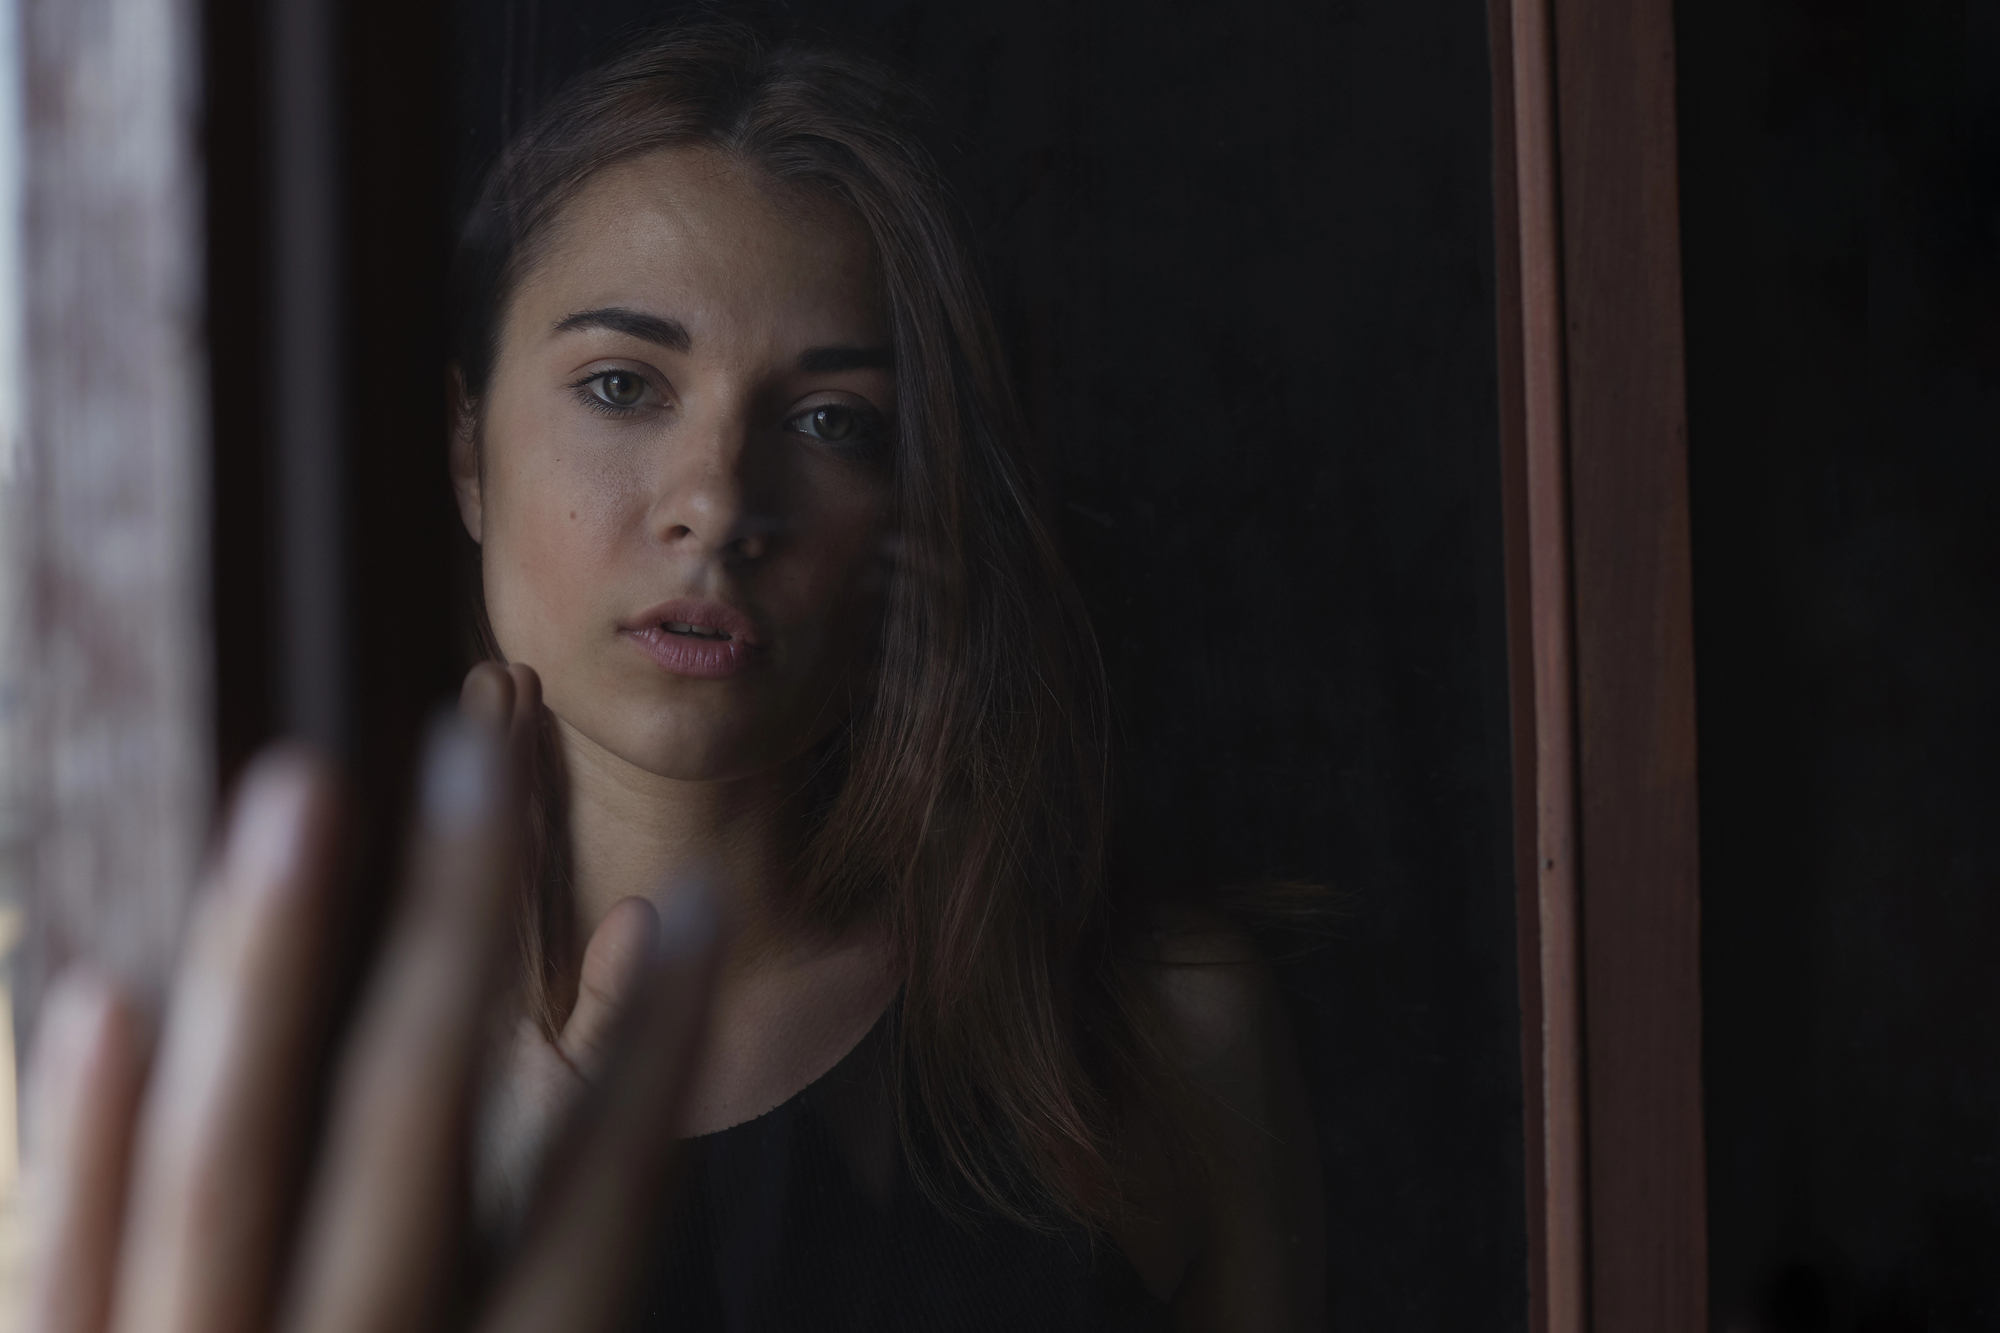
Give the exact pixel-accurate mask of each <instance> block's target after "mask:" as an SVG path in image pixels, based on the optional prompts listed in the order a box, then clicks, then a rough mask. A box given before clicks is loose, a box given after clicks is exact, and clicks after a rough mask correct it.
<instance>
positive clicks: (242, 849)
mask: <svg viewBox="0 0 2000 1333" xmlns="http://www.w3.org/2000/svg"><path fill="white" fill-rule="evenodd" d="M311 806H312V769H311V767H310V765H309V763H308V762H307V761H306V760H305V759H303V758H301V757H299V756H297V755H293V754H282V753H281V754H274V755H266V756H265V757H263V758H261V759H259V760H258V761H257V762H256V763H255V764H254V765H252V767H251V769H250V772H249V773H248V774H247V775H246V776H245V777H244V779H243V789H242V791H241V793H240V794H239V795H238V796H237V798H236V811H235V814H234V815H233V816H232V817H231V819H230V824H229V837H228V841H227V843H226V846H225V850H224V853H223V858H222V866H223V882H224V883H225V884H227V885H229V886H230V887H231V889H232V890H234V891H236V892H247V893H274V892H277V891H279V890H280V889H282V888H283V887H284V886H286V885H288V884H294V883H297V882H298V880H299V878H300V876H299V874H298V869H299V860H300V857H301V855H302V854H303V847H304V843H305V836H306V816H307V812H308V811H309V810H310V809H311Z"/></svg>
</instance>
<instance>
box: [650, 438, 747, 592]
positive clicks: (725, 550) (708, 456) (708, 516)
mask: <svg viewBox="0 0 2000 1333" xmlns="http://www.w3.org/2000/svg"><path fill="white" fill-rule="evenodd" d="M662 454H663V457H662V461H661V465H660V469H659V472H658V474H657V478H656V484H655V488H654V492H653V503H652V508H651V510H650V511H649V512H648V514H647V521H646V526H647V532H648V535H649V536H650V537H651V538H652V540H654V541H656V542H659V543H661V544H662V545H665V546H669V547H674V548H678V549H680V550H682V551H685V552H686V553H688V554H691V555H696V556H701V557H720V558H721V559H722V560H724V561H725V562H729V563H737V562H742V561H748V560H756V559H759V558H761V557H762V556H764V555H765V554H767V553H768V552H769V550H770V548H771V545H772V542H773V540H774V538H775V536H776V526H777V525H776V520H775V516H774V515H772V514H770V513H768V512H764V511H766V510H767V509H768V506H766V505H760V504H758V503H757V502H756V500H757V498H758V497H757V491H758V490H759V489H760V488H759V487H757V486H756V485H755V484H754V483H755V478H754V477H753V475H752V464H753V461H754V460H753V458H752V450H751V448H750V428H749V423H748V421H747V420H746V419H744V417H743V416H742V415H740V414H737V413H728V414H721V413H718V414H715V415H714V416H712V417H709V418H707V419H701V418H698V417H695V416H693V415H690V416H689V417H687V418H684V419H683V420H682V421H681V422H680V423H679V425H678V428H677V429H674V430H671V431H669V432H668V434H667V436H666V439H665V442H664V445H663V448H662Z"/></svg>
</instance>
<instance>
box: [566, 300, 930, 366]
mask: <svg viewBox="0 0 2000 1333" xmlns="http://www.w3.org/2000/svg"><path fill="white" fill-rule="evenodd" d="M578 329H609V330H610V331H611V332H613V333H622V334H625V335H626V336H628V337H632V338H638V339H640V340H641V341H643V342H649V343H653V344H656V345H657V346H660V347H665V348H667V349H668V350H670V351H675V352H680V353H682V354H683V355H685V354H686V353H687V352H688V351H690V350H691V349H692V348H693V347H694V338H693V337H692V336H690V335H689V333H688V331H687V325H685V324H683V323H681V322H680V321H679V320H677V319H669V318H668V317H666V316H664V315H648V314H646V313H644V312H643V311H638V310H633V309H630V308H628V307H626V306H620V305H609V306H601V307H599V308H598V309H596V310H579V311H577V312H576V313H575V314H573V315H569V316H566V317H565V318H563V319H562V320H560V321H558V322H557V324H556V327H555V332H557V333H574V332H575V331H576V330H578ZM895 364H896V358H895V354H894V353H893V352H892V351H891V350H890V349H889V348H887V347H811V348H807V349H806V350H805V351H803V352H801V353H799V362H798V365H799V369H800V370H801V371H803V372H804V373H806V374H808V375H826V374H831V373H834V372H836V371H842V370H893V369H894V368H895Z"/></svg>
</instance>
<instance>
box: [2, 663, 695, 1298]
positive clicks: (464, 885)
mask: <svg viewBox="0 0 2000 1333" xmlns="http://www.w3.org/2000/svg"><path fill="white" fill-rule="evenodd" d="M533 688H534V681H533V677H532V675H531V674H530V673H526V672H525V671H523V670H522V669H520V668H515V669H513V671H512V672H510V671H508V670H504V669H502V668H499V667H481V668H479V669H477V670H476V671H475V672H474V674H473V677H472V678H471V679H469V680H468V682H467V688H466V701H465V709H464V714H465V716H464V717H463V718H461V719H457V720H453V721H449V722H444V723H440V724H439V725H438V727H437V728H436V729H435V730H434V732H433V734H432V736H431V737H430V739H429V743H428V745H427V747H426V752H425V755H424V759H423V772H422V775H421V782H420V784H419V785H420V793H421V794H420V797H419V810H418V823H417V827H416V830H415V834H414V844H413V845H414V853H413V855H412V856H411V858H410V871H409V875H408V880H407V882H406V884H405V885H404V888H403V893H402V896H401V900H400V901H399V903H398V904H397V906H396V908H395V910H394V914H393V916H392V918H391V920H390V924H389V927H388V929H387V930H386V931H385V932H384V935H383V943H382V946H381V948H380V950H379V953H378V954H377V956H376V958H375V959H374V962H373V967H372V970H371V975H370V978H369V980H368V982H367V985H366V988H365V990H364V993H363V995H362V997H361V1001H360V1003H359V1006H358V1008H357V1010H356V1013H355V1018H354V1021H353V1024H352V1026H351V1028H350V1029H349V1030H348V1031H347V1032H346V1033H345V1034H344V1036H343V1038H342V1040H341V1042H340V1045H339V1047H338V1049H339V1051H340V1056H339V1058H338V1060H337V1062H336V1065H335V1068H334V1069H333V1071H332V1072H331V1075H330V1076H329V1075H328V1074H327V1073H326V1071H323V1070H322V1069H320V1068H318V1067H317V1063H316V1062H317V1060H318V1057H319V1053H320V1052H321V1051H322V1050H323V1049H325V1047H324V1042H323V1036H324V1032H323V1024H324V1021H325V1015H326V1012H327V1009H328V1007H329V990H330V987H331V985H332V983H333V980H334V971H335V967H334V962H335V959H334V957H333V955H334V948H333V934H334V928H333V913H332V910H331V909H332V901H331V898H332V894H333V892H334V888H335V876H334V869H335V865H336V862H337V859H338V849H337V846H336V841H337V838H336V828H337V823H338V816H337V811H336V808H335V807H336V798H335V795H334V786H333V782H332V780H331V777H330V775H329V774H328V773H327V772H326V771H325V770H324V769H323V768H322V767H321V766H320V765H319V764H317V763H316V762H315V761H313V760H312V759H310V758H309V757H307V756H304V755H302V754H299V753H296V752H279V753H274V754H271V755H267V756H265V757H264V758H262V759H260V760H259V761H258V762H257V764H256V765H254V766H253V769H252V771H251V773H250V774H249V776H248V777H246V778H245V780H244V783H243V787H242V792H241V794H240V796H239V798H238V800H237V802H236V806H235V810H234V813H233V816H232V818H231V820H230V823H229V827H228V830H227V831H226V834H225V836H224V838H223V842H222V852H221V855H220V857H219V859H218V862H217V864H216V866H215V867H214V869H213V871H212V873H211V874H210V876H209V882H208V883H207V884H206V886H205V887H204V889H203V891H202V893H201V895H200V897H199V899H198V903H197V907H196V912H195V917H194V919H193V921H192V923H191V925H190V929H189V934H188V939H187V945H186V951H185V953H184V955H183V957H182V959H181V962H180V965H179V967H178V969H177V971H176V973H175V977H174V981H173V984H172V988H171V991H170V995H169V998H168V1004H167V1008H166V1011H165V1014H164V1015H163V1019H162V1022H161V1025H160V1030H159V1036H158V1041H157V1043H155V1042H153V1041H151V1040H149V1038H148V1035H147V1026H148V1025H147V1024H146V1022H145V1021H144V1020H143V1019H142V1018H141V1016H140V1014H139V1011H138V1009H137V1008H136V1007H135V1006H134V1005H133V1004H131V1003H130V1002H129V1001H128V1000H127V999H126V998H125V997H123V996H122V995H121V994H120V993H119V992H118V991H117V989H116V988H115V987H114V986H112V985H111V984H109V983H108V982H106V981H105V980H103V979H101V978H98V977H95V976H92V975H90V974H87V973H83V972H72V973H70V974H66V975H65V976H63V977H62V978H60V979H58V981H57V982H56V984H55V985H54V987H53V988H52V989H51V992H50V994H49V996H48V998H47V1000H46V1001H45V1005H44V1014H43V1019H42V1022H41V1025H40V1028H39V1032H38V1035H37V1038H36V1041H35V1050H34V1068H33V1070H32V1072H31V1076H30V1085H29V1093H30V1103H29V1122H28V1130H29V1159H28V1177H27V1207H28V1221H29V1227H30V1259H29V1263H30V1282H29V1296H28V1302H29V1303H28V1309H27V1311H26V1314H27V1319H26V1323H25V1327H26V1328H27V1329H28V1330H29V1333H142V1331H143V1333H251V1331H252V1330H264V1329H282V1330H287V1331H288V1333H290V1331H294V1330H296V1331H300V1333H364V1331H365V1333H397V1331H400V1330H410V1331H411V1333H419V1331H421V1333H432V1331H433V1330H447V1329H476V1330H479V1331H480V1333H517V1331H518V1333H529V1331H530V1330H532V1331H533V1333H543V1331H544V1330H552V1329H561V1330H564V1333H599V1331H600V1330H602V1331H606V1333H608V1330H611V1329H613V1328H615V1327H616V1326H617V1324H618V1321H619V1319H620V1318H621V1316H622V1315H623V1314H624V1313H625V1308H626V1302H627V1299H628V1297H629V1293H630V1288H631V1286H632V1284H633V1281H634V1279H635V1277H636V1276H637V1272H638V1267H639V1263H640V1261H641V1258H642V1256H643V1253H644V1251H645V1249H646V1248H647V1247H648V1245H649V1242H650V1240H651V1238H652V1227H651V1222H652V1219H653V1218H654V1217H655V1215H656V1212H657V1209H658V1206H659V1203H660V1201H661V1198H662V1196H663V1195H664V1193H665V1191H666V1189H667V1188H668V1187H669V1184H670V1176H671V1171H672V1167H673V1164H674V1161H675V1159H676V1156H677V1154H676V1150H675V1146H674V1143H673V1141H672V1138H671V1134H672V1126H673V1124H674V1122H675V1112H676V1108H677V1105H678V1099H677V1093H678V1091H679V1089H680V1088H681V1086H682V1085H683V1083H684V1081H685V1080H684V1075H685V1072H686V1070H687V1068H688V1065H689V1064H690V1062H691V1060H692V1058H693V1055H694V1046H695V1043H696V1041H697V1039H698V1035H699V1033H700V1031H701V1028H702V1022H703V1018H704V1012H703V1011H704V1009H705V1005H706V1000H707V994H708V989H709V986H710V984H711V979H712V972H713V959H714V951H715V950H714V942H715V926H714V921H715V914H714V909H713V905H712V904H710V903H709V902H708V901H707V900H706V899H705V898H702V897H700V896H699V894H698V893H694V892H691V893H689V894H686V895H683V897H682V898H681V899H680V900H678V901H677V902H676V903H675V904H674V905H673V907H671V908H670V909H669V910H668V912H667V914H666V915H667V919H666V920H665V921H663V922H660V923H658V924H657V925H655V923H653V922H652V921H650V920H648V921H645V922H643V923H640V922H634V923H631V924H630V926H629V927H628V931H629V934H628V939H630V940H636V941H640V942H642V943H643V946H644V948H643V951H642V960H641V962H640V963H637V964H630V965H628V966H629V967H630V970H631V981H630V984H629V987H628V988H627V992H628V995H629V998H628V999H627V1000H626V1002H625V1003H624V1004H623V1005H622V1006H621V1007H622V1010H623V1012H622V1013H621V1014H618V1015H615V1016H608V1017H604V1018H603V1019H602V1021H603V1023H604V1024H605V1032H606V1033H607V1034H608V1037H609V1039H608V1040H605V1041H603V1042H601V1043H600V1044H601V1046H602V1049H603V1051H604V1054H603V1056H602V1058H601V1061H600V1064H601V1077H598V1078H596V1079H594V1080H593V1086H592V1087H591V1088H590V1089H589V1094H588V1095H587V1096H582V1097H581V1098H580V1099H579V1104H578V1105H577V1106H576V1107H575V1108H574V1110H573V1111H572V1112H570V1113H569V1114H567V1115H566V1117H565V1119H566V1122H567V1124H566V1128H565V1130H564V1131H563V1132H561V1133H560V1134H558V1135H557V1137H556V1138H555V1146H554V1148H553V1150H552V1152H551V1154H550V1166H549V1169H548V1170H547V1171H546V1172H543V1173H541V1174H542V1177H543V1179H544V1182H545V1183H544V1185H543V1187H542V1188H541V1189H540V1190H539V1192H538V1193H537V1195H536V1197H535V1198H534V1201H533V1204H532V1207H531V1208H530V1209H529V1211H528V1213H527V1219H526V1222H525V1224H524V1228H523V1231H522V1239H521V1242H520V1245H519V1247H518V1248H517V1249H516V1250H515V1251H514V1253H513V1255H512V1257H511V1259H510V1261H509V1262H508V1263H507V1264H506V1266H505V1268H504V1270H502V1271H499V1272H497V1273H496V1274H495V1275H494V1276H493V1279H492V1280H491V1281H488V1282H479V1281H476V1280H474V1279H473V1278H472V1277H471V1276H470V1275H471V1274H472V1273H473V1272H474V1269H475V1265H474V1264H473V1262H472V1258H473V1255H472V1245H471V1240H470V1237H471V1220H472V1219H471V1207H470V1199H469V1196H470V1174H471V1173H470V1166H469V1154H470V1149H471V1145H472V1142H473V1127H472V1126H473V1120H474V1101H475V1092H476V1089H477V1086H478V1082H479V1078H480V1064H481V1061H482V1058H483V1056H484V1055H485V1053H486V1051H487V1049H488V1047H489V1044H490V1043H489V1038H490V1033H491V1024H492V1013H493V1006H494V1004H495V1003H496V1001H497V999H498V997H499V995H500V992H501V990H502V988H503V987H504V985H505V982H506V980H507V977H506V972H507V967H508V964H509V960H510V959H511V958H512V957H513V944H512V939H511V934H510V932H511V930H512V928H513V920H514V918H513V902H512V895H513V894H514V893H515V892H516V891H517V888H516V886H517V884H518V880H517V877H516V873H517V872H516V866H515V849H514V839H515V838H516V836H517V835H518V831H519V827H520V819H521V814H520V810H521V795H520V787H521V783H520V780H519V777H518V774H519V772H520V768H521V758H520V751H521V744H520V740H521V735H520V733H521V730H522V728H521V723H520V719H521V717H522V715H525V714H526V713H528V712H529V711H530V709H528V708H527V707H517V703H518V704H522V705H526V704H527V703H529V702H530V700H529V699H528V698H526V697H524V692H525V691H532V690H533ZM510 733H511V736H510ZM149 1052H150V1054H149ZM309 1154H312V1155H314V1160H308V1155H309Z"/></svg>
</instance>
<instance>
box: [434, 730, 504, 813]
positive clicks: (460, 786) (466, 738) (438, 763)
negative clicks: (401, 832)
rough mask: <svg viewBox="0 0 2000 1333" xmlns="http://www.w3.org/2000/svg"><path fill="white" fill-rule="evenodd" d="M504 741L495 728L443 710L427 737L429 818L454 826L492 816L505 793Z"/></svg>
mask: <svg viewBox="0 0 2000 1333" xmlns="http://www.w3.org/2000/svg"><path fill="white" fill-rule="evenodd" d="M500 759H501V753H500V746H499V743H498V741H497V740H496V739H495V738H494V736H493V734H492V733H491V732H490V731H489V730H488V729H486V728H485V727H481V726H479V725H477V724H476V723H473V722H471V721H468V720H467V719H465V718H462V717H458V716H456V715H454V714H452V713H441V714H439V716H438V717H437V718H436V720H434V721H433V722H432V723H431V726H430V731H429V733H428V735H427V736H426V737H425V740H424V768H423V786H422V792H423V795H422V805H423V813H424V819H425V820H426V822H428V823H431V824H433V825H442V826H444V827H447V828H449V827H454V826H460V825H465V824H471V823H475V822H477V821H479V820H482V819H484V818H486V817H487V816H488V815H489V814H490V813H491V811H492V810H493V809H494V807H495V806H496V804H497V803H498V801H499V797H500V775H501V768H500Z"/></svg>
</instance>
